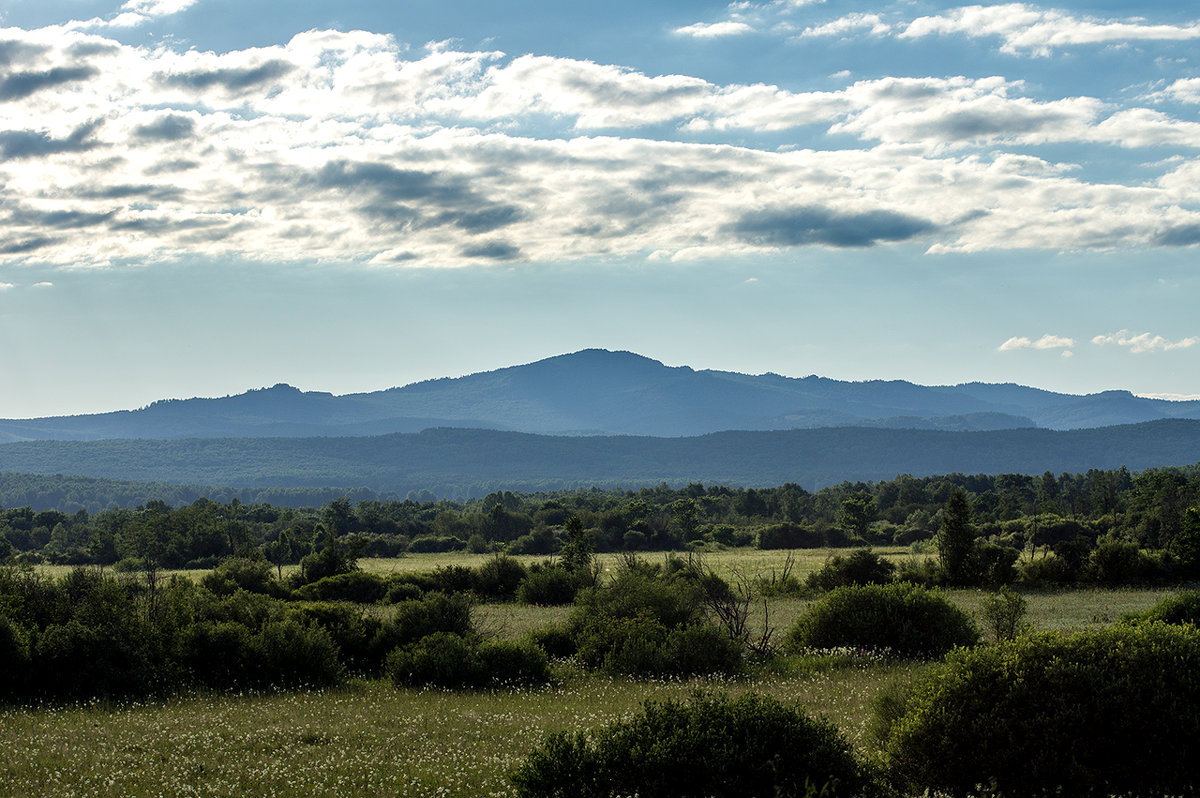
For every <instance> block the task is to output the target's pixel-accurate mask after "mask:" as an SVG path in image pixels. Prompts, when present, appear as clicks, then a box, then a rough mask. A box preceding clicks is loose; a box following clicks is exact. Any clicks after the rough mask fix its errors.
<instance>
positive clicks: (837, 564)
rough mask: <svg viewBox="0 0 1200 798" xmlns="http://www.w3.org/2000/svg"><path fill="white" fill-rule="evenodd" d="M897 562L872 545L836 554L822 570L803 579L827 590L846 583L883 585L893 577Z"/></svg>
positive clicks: (814, 587) (812, 588) (815, 587)
mask: <svg viewBox="0 0 1200 798" xmlns="http://www.w3.org/2000/svg"><path fill="white" fill-rule="evenodd" d="M895 573H896V566H895V565H893V564H892V563H891V562H889V561H887V560H885V559H883V558H882V557H880V556H879V555H878V554H876V553H875V552H873V551H871V550H870V549H856V550H854V551H852V552H850V553H849V554H847V555H845V556H842V555H841V554H835V555H834V556H833V557H831V558H830V559H829V560H828V561H827V562H826V563H825V565H823V566H822V567H821V570H819V571H814V572H813V573H811V574H809V575H808V578H807V579H806V580H804V585H805V587H807V588H808V589H809V590H819V591H822V592H824V591H827V590H833V589H834V588H835V587H842V586H844V585H883V584H887V583H888V582H890V581H892V578H893V576H894V575H895Z"/></svg>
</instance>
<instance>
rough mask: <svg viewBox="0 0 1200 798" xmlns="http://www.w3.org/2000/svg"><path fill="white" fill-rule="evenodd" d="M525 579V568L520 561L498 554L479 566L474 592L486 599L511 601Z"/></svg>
mask: <svg viewBox="0 0 1200 798" xmlns="http://www.w3.org/2000/svg"><path fill="white" fill-rule="evenodd" d="M525 577H526V570H525V566H524V565H522V564H521V561H520V560H517V559H514V558H512V557H507V556H504V555H499V554H498V555H496V556H495V557H493V558H492V559H490V560H488V561H487V562H485V563H484V564H483V565H481V566H479V571H478V574H477V575H476V578H475V590H476V591H478V593H479V595H481V596H486V597H487V598H493V599H503V600H508V599H512V598H513V597H515V596H516V595H517V588H518V587H519V586H520V584H521V582H522V581H523V580H524V579H525Z"/></svg>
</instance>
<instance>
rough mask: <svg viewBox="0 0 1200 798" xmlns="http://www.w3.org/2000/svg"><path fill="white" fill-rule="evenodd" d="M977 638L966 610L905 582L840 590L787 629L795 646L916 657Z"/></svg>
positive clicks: (931, 653)
mask: <svg viewBox="0 0 1200 798" xmlns="http://www.w3.org/2000/svg"><path fill="white" fill-rule="evenodd" d="M978 640H979V631H978V630H977V629H976V628H975V624H974V623H973V622H972V621H971V618H970V617H969V616H968V615H967V614H966V613H964V612H963V611H962V610H960V609H958V608H957V607H955V606H954V605H953V604H951V603H950V602H949V601H947V600H946V599H945V598H943V597H942V596H941V594H940V593H938V592H936V591H931V590H927V589H925V588H923V587H918V586H917V585H912V584H908V583H905V582H900V583H896V584H891V585H859V586H850V587H839V588H836V589H834V590H832V591H830V592H829V593H827V594H826V595H825V596H824V597H823V598H821V599H820V600H818V601H816V602H814V603H813V604H812V605H811V606H810V607H809V608H808V609H807V610H806V611H805V612H804V614H803V615H801V616H800V617H799V618H798V619H797V620H796V622H795V624H793V626H792V628H791V629H790V630H789V631H788V641H789V643H790V644H791V645H792V646H793V647H794V648H837V647H841V646H850V647H854V648H868V649H882V650H888V651H890V652H892V653H895V654H898V655H900V656H912V657H939V656H941V655H943V654H945V653H946V652H947V651H949V650H950V649H952V648H954V647H955V646H969V645H973V644H975V643H976V642H977V641H978Z"/></svg>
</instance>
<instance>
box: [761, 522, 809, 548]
mask: <svg viewBox="0 0 1200 798" xmlns="http://www.w3.org/2000/svg"><path fill="white" fill-rule="evenodd" d="M756 543H757V544H758V548H760V549H815V548H817V547H819V546H824V545H825V539H824V536H823V535H822V534H821V533H820V532H819V531H817V530H814V529H808V528H806V527H802V526H800V525H799V524H791V523H788V524H775V525H773V526H767V527H763V528H762V529H760V530H759V531H758V540H757V541H756Z"/></svg>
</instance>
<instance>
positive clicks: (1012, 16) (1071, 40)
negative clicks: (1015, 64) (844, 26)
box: [899, 3, 1200, 56]
mask: <svg viewBox="0 0 1200 798" xmlns="http://www.w3.org/2000/svg"><path fill="white" fill-rule="evenodd" d="M953 34H961V35H964V36H968V37H971V38H999V39H1000V40H1001V41H1002V42H1003V44H1002V45H1001V47H1000V49H1001V50H1002V51H1004V52H1007V53H1013V54H1026V53H1027V54H1032V55H1037V56H1048V55H1050V54H1051V53H1052V52H1054V51H1055V50H1060V49H1062V48H1065V47H1070V46H1073V45H1097V44H1113V43H1121V42H1133V41H1154V40H1158V41H1163V40H1166V41H1186V40H1193V39H1200V23H1192V24H1190V25H1149V24H1145V22H1143V21H1141V20H1119V19H1100V18H1095V17H1077V16H1074V15H1072V14H1070V13H1068V12H1066V11H1060V10H1057V9H1043V8H1039V7H1038V6H1034V5H1029V4H1027V3H1004V4H1000V5H992V6H984V5H973V6H963V7H961V8H956V9H952V10H950V11H947V12H945V13H942V14H936V15H930V16H924V17H918V18H917V19H914V20H913V21H912V22H910V23H909V24H908V25H907V26H905V27H904V29H903V30H902V31H901V32H900V33H899V36H900V38H905V39H917V38H922V37H925V36H934V35H953Z"/></svg>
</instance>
